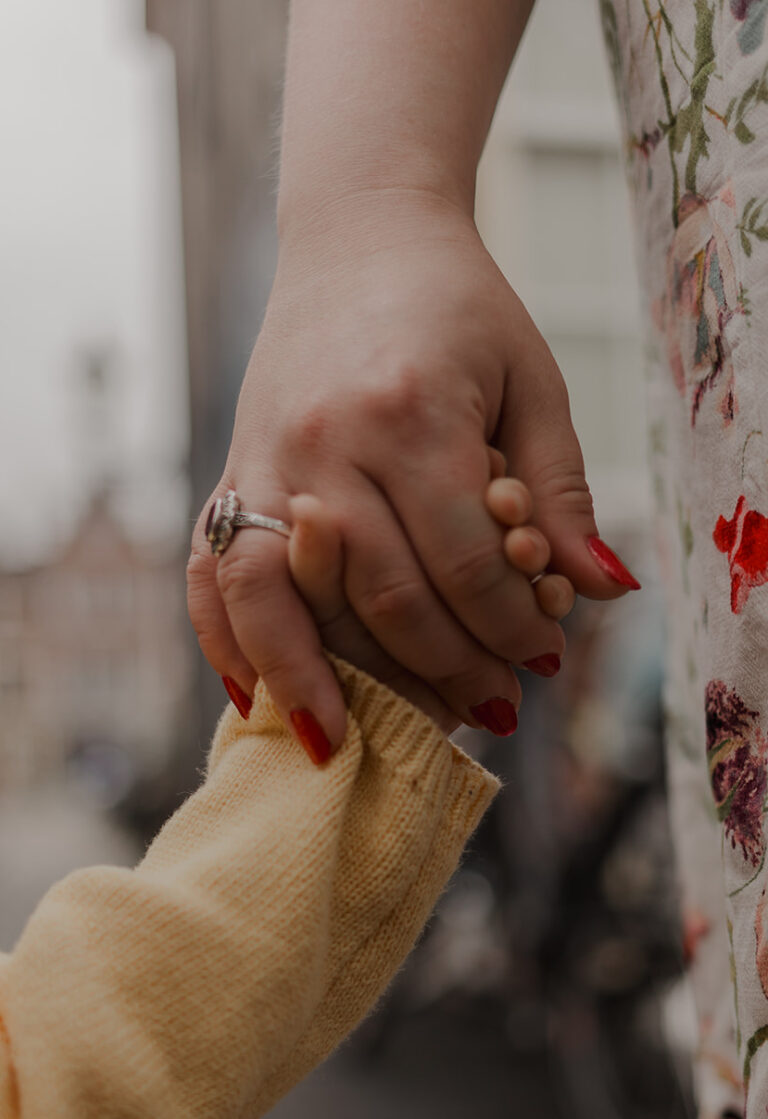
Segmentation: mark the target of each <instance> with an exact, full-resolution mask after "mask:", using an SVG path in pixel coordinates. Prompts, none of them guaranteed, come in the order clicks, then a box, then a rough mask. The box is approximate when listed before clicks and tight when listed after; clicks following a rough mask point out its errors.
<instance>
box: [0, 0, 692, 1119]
mask: <svg viewBox="0 0 768 1119" xmlns="http://www.w3.org/2000/svg"><path fill="white" fill-rule="evenodd" d="M287 6H288V5H287V0H216V2H215V3H214V0H146V2H143V0H79V2H78V3H77V4H76V5H62V4H60V3H59V2H58V0H5V3H4V4H3V5H2V7H0V59H1V62H2V64H1V65H0V153H1V154H0V159H1V160H2V175H3V196H4V198H5V200H6V201H5V203H4V204H3V206H2V207H0V244H1V245H2V253H1V254H0V288H1V290H2V306H3V309H4V315H3V329H2V332H1V333H0V354H2V364H3V376H2V377H1V378H0V439H1V440H2V447H3V469H2V471H0V517H1V519H2V524H3V525H4V532H3V533H2V535H1V536H0V705H1V708H2V715H3V718H2V723H0V949H3V950H8V949H10V948H11V947H12V945H13V943H14V941H15V939H16V937H17V936H18V934H19V932H20V930H21V928H22V927H23V924H24V922H25V921H26V919H27V917H28V915H29V913H30V912H31V910H32V908H33V907H34V905H35V904H36V902H37V900H38V899H39V897H40V896H41V895H42V893H43V892H44V891H45V890H46V889H47V888H48V886H49V885H50V884H51V883H52V882H53V881H55V880H56V879H57V878H59V877H61V875H62V874H64V873H66V872H67V871H68V870H70V869H73V868H75V867H77V866H81V865H85V864H88V863H94V862H116V863H125V864H130V863H131V862H133V861H134V860H135V859H136V857H137V856H138V855H140V853H141V851H142V849H143V847H144V846H145V844H146V842H147V841H148V840H149V839H150V838H151V836H152V835H153V834H154V832H155V831H156V829H157V827H158V826H159V824H160V822H161V821H162V819H163V818H164V817H165V816H166V815H167V813H168V812H170V811H171V810H172V809H173V808H174V807H175V805H176V804H178V803H179V801H180V800H181V799H182V798H183V797H184V796H185V795H187V794H188V793H189V792H190V791H191V790H192V789H194V788H195V786H196V784H197V782H198V776H197V774H198V769H199V765H200V762H201V759H202V756H203V752H204V750H205V747H206V744H207V742H208V740H209V737H210V733H211V730H212V727H213V725H214V722H215V719H216V717H217V715H218V713H219V711H220V709H221V707H222V705H223V700H224V696H223V693H222V691H221V684H220V681H219V680H218V679H217V678H216V676H215V675H214V674H213V672H212V671H211V670H210V669H208V668H206V666H205V665H204V663H203V662H202V659H201V657H200V655H199V653H198V651H197V647H196V643H195V641H194V635H193V633H192V631H191V628H190V626H189V624H188V622H187V619H186V610H185V604H184V563H185V559H186V554H187V548H188V538H189V534H190V531H191V526H192V523H193V520H194V517H195V515H196V513H197V511H198V510H199V508H200V507H201V506H202V503H203V501H204V500H205V498H206V496H207V494H208V493H209V491H210V489H211V488H212V486H213V485H214V483H215V482H216V480H217V478H218V476H219V473H220V471H221V467H222V465H223V462H224V457H225V453H226V447H227V442H228V438H229V433H230V429H231V424H232V418H233V413H234V406H235V400H236V395H237V391H238V388H239V383H240V379H241V376H242V373H243V371H244V368H245V365H246V363H247V360H248V357H249V354H250V350H251V347H252V344H253V341H254V339H255V336H256V333H257V331H258V328H259V324H260V321H261V317H262V315H263V311H264V307H265V304H266V300H267V297H268V294H269V289H270V285H271V280H272V274H273V270H274V266H275V260H276V247H277V246H276V234H275V229H274V194H275V178H276V175H275V167H276V158H275V147H276V143H275V135H276V120H277V114H278V111H279V103H280V84H281V74H282V65H283V50H284V41H285V24H286V16H287ZM477 218H478V223H479V226H480V229H481V232H482V233H483V236H484V237H485V239H486V242H487V244H488V246H489V248H490V249H491V251H492V252H493V254H494V255H495V257H496V259H497V260H498V262H499V263H500V265H501V267H502V268H503V270H504V271H505V273H506V275H507V276H508V278H509V279H510V282H511V283H512V284H513V285H514V287H515V288H516V290H517V291H518V292H519V294H520V295H521V297H522V298H523V300H524V301H525V303H526V304H527V306H528V308H529V310H530V311H531V313H532V315H533V317H534V319H535V321H536V322H537V324H538V325H539V327H540V328H541V329H542V331H543V333H544V335H545V336H546V338H547V340H548V341H549V343H550V345H551V347H552V349H553V351H554V353H555V356H556V357H557V358H558V360H559V362H560V364H561V367H562V369H563V371H564V373H565V376H566V380H567V382H568V385H569V390H570V393H571V400H572V408H573V414H574V421H575V424H576V428H577V431H578V433H579V435H580V438H581V440H582V445H583V448H584V452H585V458H586V462H587V471H588V477H589V479H590V483H591V485H592V489H593V492H594V495H595V501H596V506H597V510H598V515H599V519H600V526H601V534H602V535H603V536H604V537H605V538H606V539H608V540H609V541H610V542H611V544H612V545H614V546H615V547H616V548H617V549H618V550H619V552H620V554H621V555H622V556H623V557H624V558H625V559H626V560H627V562H628V563H629V566H630V567H631V568H632V570H633V571H636V572H637V573H638V575H639V576H640V578H641V581H642V582H643V586H644V590H643V593H642V595H640V596H630V599H628V600H625V601H622V602H621V603H619V604H612V605H610V606H609V607H604V606H600V605H597V604H589V603H582V604H580V605H579V606H578V607H577V609H576V611H575V612H574V614H573V615H572V617H571V618H570V619H569V621H568V624H567V625H568V641H569V653H568V656H567V657H566V660H565V665H564V669H563V671H562V673H561V675H560V676H559V677H558V678H557V679H555V680H541V679H539V678H535V679H531V678H528V677H526V679H525V681H524V693H525V699H524V710H523V712H522V718H521V727H520V730H519V732H518V734H517V735H516V736H515V739H514V741H513V742H512V743H511V744H510V743H509V742H506V741H501V740H496V739H494V738H493V737H492V736H489V735H485V734H476V733H474V732H463V733H460V735H459V737H460V739H461V743H462V745H463V746H464V747H465V748H467V749H468V750H470V751H471V752H473V753H475V754H476V755H477V756H479V757H482V759H483V761H484V762H485V763H486V764H487V765H489V766H490V767H491V768H492V769H494V770H495V771H496V772H498V773H500V774H501V775H502V776H503V778H504V780H505V790H504V793H503V795H502V796H501V797H500V798H499V799H498V801H497V803H496V805H495V806H494V808H493V810H492V812H491V813H490V815H489V818H488V819H487V820H486V821H485V823H484V825H483V827H482V829H481V831H480V833H479V834H478V836H477V837H476V838H475V840H474V841H473V844H472V848H471V851H470V852H469V854H468V856H467V858H466V860H465V862H464V864H463V866H462V869H461V870H460V871H459V872H458V874H457V876H456V879H455V881H454V883H453V886H452V888H451V889H450V891H449V892H448V893H447V894H446V895H445V897H444V898H443V900H442V902H441V903H440V906H439V908H438V911H437V914H436V915H435V917H434V919H433V920H432V922H431V923H430V926H429V928H428V930H427V933H426V934H425V936H424V938H423V940H422V941H421V943H420V945H419V947H418V948H417V950H416V952H415V953H414V955H413V957H412V958H411V960H410V961H409V963H408V965H407V966H406V968H405V970H404V972H403V973H402V975H401V976H400V977H399V979H398V981H397V982H396V984H395V986H394V988H393V990H392V991H391V992H390V993H389V995H388V996H387V997H386V999H385V1000H384V1003H383V1005H382V1007H381V1008H380V1010H379V1011H378V1012H377V1014H376V1015H374V1016H373V1017H372V1018H371V1019H370V1020H369V1021H367V1022H366V1023H365V1024H364V1025H363V1027H362V1028H361V1029H360V1030H359V1031H358V1032H357V1034H356V1035H355V1036H354V1037H353V1038H352V1039H351V1041H350V1042H349V1043H348V1044H347V1045H346V1046H345V1047H344V1048H343V1049H342V1051H341V1052H340V1053H339V1054H338V1055H337V1056H336V1057H334V1058H333V1059H332V1060H331V1061H330V1062H328V1063H327V1064H326V1065H325V1066H324V1067H323V1068H322V1069H321V1070H319V1071H318V1072H317V1073H316V1074H315V1075H314V1076H312V1077H310V1078H309V1079H308V1080H307V1081H306V1082H305V1083H304V1084H303V1085H300V1086H299V1087H298V1088H297V1089H296V1090H295V1091H294V1092H293V1093H292V1094H291V1095H290V1096H289V1097H288V1098H287V1099H286V1100H284V1101H283V1102H282V1103H281V1104H280V1105H279V1106H278V1107H277V1108H276V1109H275V1110H274V1112H273V1115H274V1116H275V1119H310V1117H312V1119H322V1117H324V1116H329V1117H330V1116H333V1117H334V1119H339V1117H342V1119H343V1117H345V1116H355V1117H364V1119H379V1117H384V1116H386V1117H387V1119H389V1117H391V1116H392V1115H393V1114H397V1115H398V1116H402V1117H403V1119H410V1117H411V1116H413V1117H414V1119H415V1117H416V1116H419V1119H428V1117H429V1116H431V1115H435V1116H438V1115H439V1116H441V1119H453V1117H454V1116H455V1117H459V1116H461V1117H462V1119H464V1117H466V1116H468V1115H471V1116H473V1117H477V1119H485V1117H488V1119H490V1117H494V1119H496V1117H502V1116H509V1115H513V1114H514V1115H517V1114H523V1113H526V1114H530V1113H531V1110H532V1109H533V1111H534V1112H535V1114H537V1115H540V1116H543V1117H548V1116H552V1117H560V1116H568V1117H569V1119H580V1117H581V1116H584V1117H587V1116H589V1119H603V1117H605V1119H614V1117H615V1119H632V1117H634V1116H637V1117H638V1119H639V1117H643V1119H655V1117H659V1119H661V1117H664V1119H667V1117H669V1119H673V1117H674V1119H677V1117H682V1116H688V1115H691V1114H692V1110H691V1105H690V1084H689V1072H688V1064H687V1060H686V1056H685V1053H686V1048H687V1047H688V1046H689V1044H691V1038H692V1036H693V1024H692V1011H691V1007H690V1000H689V996H688V993H687V988H686V985H685V981H684V979H683V977H682V948H681V938H680V931H679V927H678V916H677V908H676V889H675V882H674V876H673V871H672V869H671V861H670V859H671V856H670V849H669V836H668V829H667V823H666V815H665V800H664V773H663V763H662V757H661V740H660V724H661V699H660V681H661V676H662V624H661V621H662V608H661V605H660V599H659V595H658V592H657V590H656V585H655V576H654V569H653V561H652V528H651V492H650V490H651V487H650V482H649V476H648V471H647V467H646V450H645V448H646V438H647V437H646V432H645V423H644V400H643V383H642V363H643V355H642V351H641V344H640V341H639V326H638V321H637V297H636V291H635V285H634V277H633V272H632V247H631V239H630V233H629V222H628V211H627V199H626V196H625V189H624V182H623V173H622V169H621V163H620V153H619V131H618V125H617V120H616V117H615V115H614V106H613V101H612V95H611V91H610V87H609V78H608V74H607V68H606V65H605V62H604V59H603V54H602V44H601V41H600V29H599V18H598V12H597V4H596V3H595V0H568V2H567V3H563V2H562V0H538V4H537V6H536V11H535V14H534V17H533V19H532V21H531V25H530V27H529V30H528V32H527V33H526V37H525V40H524V43H523V46H522V49H521V52H520V55H519V58H518V61H517V62H516V64H515V66H514V68H513V73H512V75H511V78H510V81H509V82H508V86H507V89H506V90H505V93H504V96H503V99H502V102H501V104H500V106H499V110H498V113H497V116H496V120H495V123H494V126H493V130H492V134H491V137H490V139H489V142H488V145H487V149H486V153H485V155H484V158H483V162H482V166H481V171H480V176H479V185H478V203H477Z"/></svg>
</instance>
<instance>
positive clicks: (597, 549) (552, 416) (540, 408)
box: [494, 324, 640, 599]
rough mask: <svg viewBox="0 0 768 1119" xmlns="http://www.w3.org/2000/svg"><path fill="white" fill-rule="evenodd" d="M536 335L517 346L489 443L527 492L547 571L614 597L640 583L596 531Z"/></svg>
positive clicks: (558, 385) (564, 414)
mask: <svg viewBox="0 0 768 1119" xmlns="http://www.w3.org/2000/svg"><path fill="white" fill-rule="evenodd" d="M530 325H531V327H532V329H533V330H534V331H535V330H536V328H535V327H533V324H530ZM536 335H537V340H536V344H535V345H534V346H531V347H530V348H529V349H528V350H527V351H526V354H525V357H524V358H523V359H521V357H520V354H519V352H518V357H517V359H516V361H515V363H514V365H513V366H512V367H511V368H510V369H509V371H508V373H507V386H506V390H505V398H504V404H503V406H502V412H501V416H500V422H499V426H498V428H497V431H496V438H495V439H494V444H495V445H496V446H497V447H498V449H499V450H501V451H502V453H503V454H505V455H506V457H507V461H508V463H509V473H510V474H512V475H514V476H515V477H517V478H520V479H521V480H522V481H523V482H525V484H526V485H527V486H528V487H529V489H530V491H531V495H532V497H533V516H532V518H531V523H532V524H534V525H536V527H537V528H539V529H540V530H541V531H542V532H543V533H544V535H545V536H546V538H547V540H548V541H549V545H550V547H551V549H552V558H551V561H550V564H549V567H548V570H549V571H553V572H557V573H558V574H561V575H565V576H566V578H568V579H570V580H571V582H572V583H573V585H574V587H575V588H576V590H577V592H578V593H579V594H581V595H584V596H586V597H587V598H595V599H610V598H618V597H619V596H620V595H623V594H625V593H626V592H627V591H628V590H638V589H639V588H640V584H639V583H638V581H637V580H636V579H635V577H634V576H633V575H632V574H631V572H630V571H629V570H628V569H627V568H626V566H625V565H624V564H623V563H622V561H621V560H620V559H619V557H618V556H617V555H616V553H615V552H614V551H613V550H612V549H611V548H610V547H609V546H608V545H607V544H606V543H605V542H604V541H603V540H602V539H601V538H600V534H599V531H598V528H597V524H596V522H595V516H594V510H593V505H592V495H591V493H590V492H589V486H588V485H587V479H586V476H585V473H584V458H583V455H582V453H581V447H580V445H579V440H578V438H577V436H576V432H575V431H574V428H573V423H572V421H571V411H570V405H569V401H568V390H567V388H566V385H565V381H564V380H563V375H562V373H561V372H560V370H559V368H558V366H557V363H556V362H555V359H554V358H553V357H552V354H551V353H550V351H549V348H548V347H547V346H546V343H545V342H544V340H543V339H542V338H541V336H540V335H539V334H538V331H536Z"/></svg>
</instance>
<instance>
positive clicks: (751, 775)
mask: <svg viewBox="0 0 768 1119" xmlns="http://www.w3.org/2000/svg"><path fill="white" fill-rule="evenodd" d="M757 718H758V713H757V711H750V710H749V708H748V707H747V706H746V704H745V703H744V701H743V700H742V699H741V698H740V697H739V696H738V695H737V693H736V692H735V691H734V690H733V689H732V688H728V687H727V686H726V685H725V684H724V683H723V681H722V680H711V681H710V682H709V684H707V689H706V722H707V760H708V762H709V777H710V781H711V783H712V792H713V794H714V797H715V804H716V805H717V812H718V816H719V817H720V820H721V822H722V824H723V827H724V829H725V834H726V836H728V838H729V839H730V841H731V847H732V848H733V849H734V850H736V846H737V845H738V846H740V847H741V850H742V853H743V855H744V858H745V860H746V861H747V862H748V863H750V864H751V865H752V866H753V867H757V866H759V865H760V863H761V861H762V859H763V857H764V855H765V837H764V835H763V809H764V805H765V794H766V787H767V786H768V780H767V778H766V769H765V761H766V752H768V739H766V738H765V736H764V735H763V733H762V731H761V730H760V728H759V725H758V723H757Z"/></svg>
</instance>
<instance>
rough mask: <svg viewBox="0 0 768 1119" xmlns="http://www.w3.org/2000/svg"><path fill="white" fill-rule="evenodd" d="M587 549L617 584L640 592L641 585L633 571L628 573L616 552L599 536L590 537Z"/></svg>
mask: <svg viewBox="0 0 768 1119" xmlns="http://www.w3.org/2000/svg"><path fill="white" fill-rule="evenodd" d="M587 547H588V548H589V550H590V552H591V554H592V556H593V558H594V559H595V561H596V562H597V564H598V565H599V566H600V567H602V569H603V571H604V572H605V573H606V575H609V576H610V577H611V579H613V581H614V582H615V583H619V584H620V585H621V586H622V587H629V588H630V590H633V591H639V590H640V584H639V583H638V581H637V579H636V578H635V577H634V575H633V574H632V572H631V571H628V570H627V568H626V567H625V566H624V564H623V563H622V562H621V560H620V559H619V557H618V556H617V555H616V553H615V552H613V551H611V549H610V548H609V547H608V545H607V544H606V543H604V542H603V541H602V540H601V539H600V537H599V536H588V537H587Z"/></svg>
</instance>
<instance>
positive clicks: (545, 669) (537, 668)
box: [523, 653, 560, 676]
mask: <svg viewBox="0 0 768 1119" xmlns="http://www.w3.org/2000/svg"><path fill="white" fill-rule="evenodd" d="M523 667H524V668H527V669H528V671H529V672H535V673H536V675H537V676H557V674H558V672H559V671H560V658H559V657H558V655H557V653H544V655H543V656H541V657H532V658H531V660H529V661H523Z"/></svg>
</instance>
